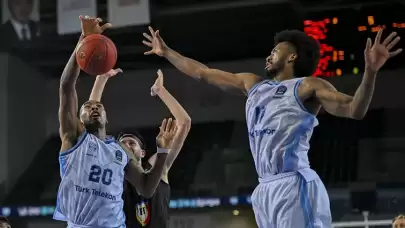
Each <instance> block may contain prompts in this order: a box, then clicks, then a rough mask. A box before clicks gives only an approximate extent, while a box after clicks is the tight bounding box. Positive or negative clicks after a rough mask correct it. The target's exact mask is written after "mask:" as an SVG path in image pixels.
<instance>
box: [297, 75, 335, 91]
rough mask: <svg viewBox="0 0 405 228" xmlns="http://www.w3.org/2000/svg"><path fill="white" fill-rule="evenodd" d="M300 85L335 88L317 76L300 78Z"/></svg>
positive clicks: (312, 87)
mask: <svg viewBox="0 0 405 228" xmlns="http://www.w3.org/2000/svg"><path fill="white" fill-rule="evenodd" d="M301 85H302V86H303V87H305V88H307V89H312V90H317V89H335V87H334V86H333V85H332V84H331V83H330V82H328V81H326V80H325V79H322V78H319V77H306V78H304V79H303V80H302V83H301Z"/></svg>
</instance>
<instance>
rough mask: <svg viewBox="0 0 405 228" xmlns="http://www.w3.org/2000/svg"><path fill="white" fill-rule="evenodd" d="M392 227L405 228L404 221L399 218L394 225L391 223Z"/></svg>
mask: <svg viewBox="0 0 405 228" xmlns="http://www.w3.org/2000/svg"><path fill="white" fill-rule="evenodd" d="M392 227H393V228H405V219H403V218H400V219H397V220H395V221H394V223H392Z"/></svg>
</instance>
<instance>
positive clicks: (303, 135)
mask: <svg viewBox="0 0 405 228" xmlns="http://www.w3.org/2000/svg"><path fill="white" fill-rule="evenodd" d="M301 80H302V78H297V79H292V80H286V81H282V82H274V81H270V80H265V81H262V82H259V83H258V84H256V85H255V86H254V87H253V88H252V89H251V90H250V92H249V95H248V99H247V102H246V121H247V126H248V131H249V142H250V148H251V151H252V155H253V159H254V162H255V166H256V170H257V172H258V174H259V177H266V176H271V175H276V174H279V173H285V172H291V171H296V170H299V169H304V168H309V162H308V156H307V152H308V149H309V139H310V137H311V135H312V131H313V128H314V127H315V126H316V125H317V124H318V121H317V119H316V117H315V116H314V115H312V114H310V113H308V112H307V111H306V110H305V107H304V106H303V104H302V103H301V101H300V100H299V97H298V94H297V90H298V86H299V83H300V82H301Z"/></svg>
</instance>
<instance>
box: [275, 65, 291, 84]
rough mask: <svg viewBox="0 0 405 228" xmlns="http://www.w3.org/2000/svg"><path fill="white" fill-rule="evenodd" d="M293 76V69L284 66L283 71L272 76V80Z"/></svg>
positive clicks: (282, 79) (281, 79)
mask: <svg viewBox="0 0 405 228" xmlns="http://www.w3.org/2000/svg"><path fill="white" fill-rule="evenodd" d="M293 78H294V71H293V69H292V68H289V67H286V68H284V70H283V71H280V72H278V73H277V75H276V76H275V77H274V78H273V80H274V81H278V82H281V81H284V80H288V79H293Z"/></svg>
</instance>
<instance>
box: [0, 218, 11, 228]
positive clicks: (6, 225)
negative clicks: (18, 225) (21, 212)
mask: <svg viewBox="0 0 405 228" xmlns="http://www.w3.org/2000/svg"><path fill="white" fill-rule="evenodd" d="M0 228H11V225H10V222H9V221H8V219H7V218H6V217H4V216H0Z"/></svg>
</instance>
